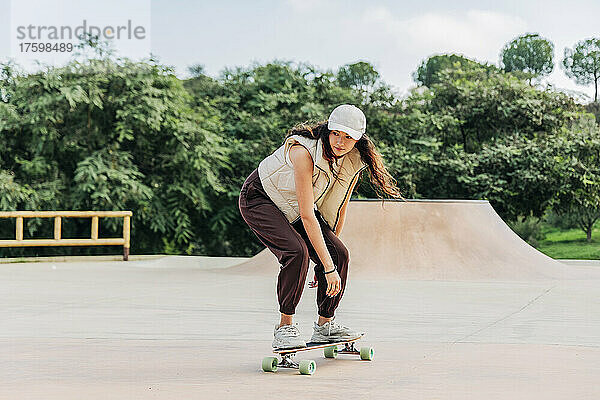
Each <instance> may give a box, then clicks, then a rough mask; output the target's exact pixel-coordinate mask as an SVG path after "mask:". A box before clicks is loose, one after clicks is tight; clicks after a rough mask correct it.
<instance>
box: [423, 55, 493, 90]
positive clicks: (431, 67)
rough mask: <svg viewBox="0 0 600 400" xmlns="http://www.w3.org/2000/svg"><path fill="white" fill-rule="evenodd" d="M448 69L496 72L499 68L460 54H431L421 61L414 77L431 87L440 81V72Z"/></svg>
mask: <svg viewBox="0 0 600 400" xmlns="http://www.w3.org/2000/svg"><path fill="white" fill-rule="evenodd" d="M446 69H451V70H455V69H461V70H469V69H477V70H481V69H483V70H485V71H488V72H494V71H496V70H497V68H496V67H495V66H493V65H489V64H481V63H479V62H477V61H474V60H471V59H469V58H466V57H463V56H461V55H458V54H442V55H436V56H431V57H429V58H428V59H426V60H424V61H422V62H421V65H419V67H418V68H417V70H416V71H415V72H414V73H413V79H414V81H415V82H416V83H419V84H421V85H425V86H427V87H431V86H432V85H434V84H436V83H440V76H439V74H440V72H442V71H443V70H446Z"/></svg>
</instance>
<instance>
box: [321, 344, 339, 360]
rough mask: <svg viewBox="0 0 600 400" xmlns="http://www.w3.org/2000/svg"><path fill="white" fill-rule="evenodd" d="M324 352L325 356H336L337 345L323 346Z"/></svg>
mask: <svg viewBox="0 0 600 400" xmlns="http://www.w3.org/2000/svg"><path fill="white" fill-rule="evenodd" d="M323 353H324V354H325V358H336V357H337V355H338V347H337V346H329V347H325V349H324V350H323Z"/></svg>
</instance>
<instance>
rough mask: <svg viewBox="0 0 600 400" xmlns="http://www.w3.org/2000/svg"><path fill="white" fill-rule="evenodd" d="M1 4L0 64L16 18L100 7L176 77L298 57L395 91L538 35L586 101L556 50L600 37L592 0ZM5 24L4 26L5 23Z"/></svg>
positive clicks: (91, 14) (71, 17)
mask: <svg viewBox="0 0 600 400" xmlns="http://www.w3.org/2000/svg"><path fill="white" fill-rule="evenodd" d="M17 3H18V4H19V5H20V6H17ZM10 4H11V3H10V1H9V0H0V6H1V5H3V7H2V9H1V10H0V11H4V12H0V30H2V29H3V30H4V31H3V32H4V33H3V34H1V35H0V58H1V59H2V61H5V60H6V59H7V57H12V58H14V59H16V60H17V61H18V62H20V63H22V64H23V65H27V64H28V63H30V61H31V60H26V59H22V57H20V55H19V54H18V53H16V52H15V51H14V43H13V48H11V46H10V42H11V38H13V37H14V28H15V26H14V25H15V21H17V20H19V24H23V15H26V17H25V19H33V18H34V15H35V12H36V10H37V12H38V14H39V17H40V18H41V20H40V21H42V20H43V18H48V14H49V13H48V10H47V9H45V8H48V7H50V5H52V9H53V10H58V11H59V12H57V13H56V15H60V17H61V18H63V19H66V20H68V21H70V22H69V23H73V21H77V20H81V19H82V18H86V19H87V20H90V21H93V20H94V18H95V17H96V16H97V14H98V11H97V5H98V4H101V5H102V7H103V8H102V9H103V10H106V9H110V10H112V13H113V15H117V16H118V17H119V18H121V19H123V18H124V19H131V20H133V21H134V22H136V21H137V22H139V23H140V24H142V25H145V26H146V28H147V31H148V32H147V33H148V35H147V36H148V37H147V40H146V41H145V42H138V43H134V46H133V47H131V46H128V45H127V44H123V43H121V44H120V45H119V46H118V48H119V51H120V52H121V54H122V55H126V56H131V57H134V58H138V57H139V56H140V54H138V53H139V52H142V53H145V52H146V51H145V50H147V48H150V49H151V51H152V53H153V54H155V55H156V56H158V58H159V60H160V61H161V62H162V63H164V64H168V65H172V66H174V67H175V70H176V73H177V75H178V76H180V77H182V78H184V77H187V76H188V75H187V74H188V73H187V68H188V66H190V65H192V64H196V63H199V64H203V65H204V66H205V67H206V71H207V73H208V74H209V75H211V76H217V75H218V73H219V72H220V71H221V70H222V69H223V68H224V67H234V66H247V65H249V64H251V63H252V62H254V61H256V62H260V63H264V62H267V61H272V60H274V59H279V60H290V61H304V62H309V63H311V64H313V65H316V66H318V67H320V68H322V69H333V70H336V69H337V68H338V67H340V66H341V65H344V64H347V63H353V62H356V61H360V60H362V61H368V62H370V63H372V64H373V65H375V67H376V69H377V70H378V71H379V72H380V74H381V76H382V78H383V80H384V81H386V82H387V83H389V84H391V85H392V86H393V87H394V88H395V89H396V90H397V92H398V93H399V94H404V93H405V92H406V90H407V89H409V88H410V87H411V86H414V82H413V80H412V77H411V74H412V72H413V71H415V69H416V68H417V66H418V65H419V64H420V62H421V61H422V60H424V59H426V58H427V57H429V56H431V55H434V54H442V53H458V54H462V55H464V56H466V57H469V58H472V59H475V60H477V61H480V62H489V63H493V64H496V65H499V54H500V51H501V49H502V47H503V46H504V45H505V44H506V43H507V42H509V41H511V40H512V39H514V38H515V37H517V36H519V35H522V34H524V33H539V34H540V35H542V36H543V37H544V38H547V39H549V40H550V41H552V42H553V43H554V45H555V68H554V71H553V73H552V74H551V75H550V76H549V78H548V79H547V80H548V81H549V82H550V83H552V84H554V85H556V86H557V87H559V88H563V89H566V90H575V91H580V92H583V93H586V94H588V95H589V96H590V97H593V93H594V89H593V86H588V87H584V86H579V85H576V84H575V83H574V82H573V81H572V80H571V79H569V78H568V77H567V76H566V75H565V74H564V72H563V70H562V68H560V67H559V64H560V61H561V60H562V57H563V52H564V49H565V47H570V48H573V47H574V45H575V43H577V41H579V40H583V39H586V38H590V37H600V31H599V30H600V24H598V18H599V16H600V2H599V1H591V0H590V1H585V0H581V1H578V0H574V1H571V2H566V1H548V0H545V1H527V0H518V1H517V0H510V1H488V0H477V1H460V0H457V1H454V2H448V1H426V2H420V3H419V2H413V1H410V2H409V1H392V0H371V1H341V0H258V1H256V0H253V1H241V0H240V1H227V0H220V1H206V0H205V1H186V0H169V1H166V0H153V1H148V0H120V1H116V0H104V1H102V2H95V1H94V2H92V1H81V0H80V1H75V0H72V1H67V0H54V1H52V0H45V1H42V0H35V1H32V0H19V1H18V2H17V1H15V0H13V3H12V8H13V10H12V14H11V13H10V12H8V10H9V5H10ZM23 4H26V5H27V6H23ZM126 5H128V6H127V7H126ZM18 8H20V10H17V9H18ZM15 10H17V11H15ZM23 10H27V11H26V12H25V11H23ZM18 14H21V15H18ZM108 14H110V13H108ZM149 15H150V17H149ZM105 17H106V16H105ZM106 18H108V19H110V18H112V19H111V21H112V20H115V19H117V18H116V17H106ZM7 19H8V21H7ZM11 19H12V21H11ZM148 20H149V22H147V21H148ZM10 22H12V28H8V27H7V26H11V25H10ZM10 29H12V30H10ZM12 40H13V41H14V39H12ZM129 44H131V41H130V43H129ZM53 62H55V63H56V62H58V61H53Z"/></svg>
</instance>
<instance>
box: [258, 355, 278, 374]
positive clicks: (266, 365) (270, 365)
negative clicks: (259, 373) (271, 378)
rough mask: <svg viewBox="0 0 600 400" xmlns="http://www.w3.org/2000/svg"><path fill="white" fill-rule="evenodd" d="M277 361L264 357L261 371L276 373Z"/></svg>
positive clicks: (274, 358)
mask: <svg viewBox="0 0 600 400" xmlns="http://www.w3.org/2000/svg"><path fill="white" fill-rule="evenodd" d="M278 362H279V360H278V359H277V357H265V358H263V360H262V369H263V371H265V372H275V371H277V363H278Z"/></svg>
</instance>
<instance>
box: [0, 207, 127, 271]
mask: <svg viewBox="0 0 600 400" xmlns="http://www.w3.org/2000/svg"><path fill="white" fill-rule="evenodd" d="M132 215H133V213H132V212H131V211H0V218H16V230H15V231H16V233H15V240H0V247H30V246H103V245H111V246H121V245H122V246H123V260H124V261H127V260H128V259H129V236H130V232H131V216H132ZM63 217H66V218H70V217H74V218H91V219H92V230H91V238H90V239H63V238H61V226H62V218H63ZM100 217H111V218H112V217H123V237H121V238H101V239H100V238H98V218H100ZM23 218H54V239H26V240H23Z"/></svg>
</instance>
